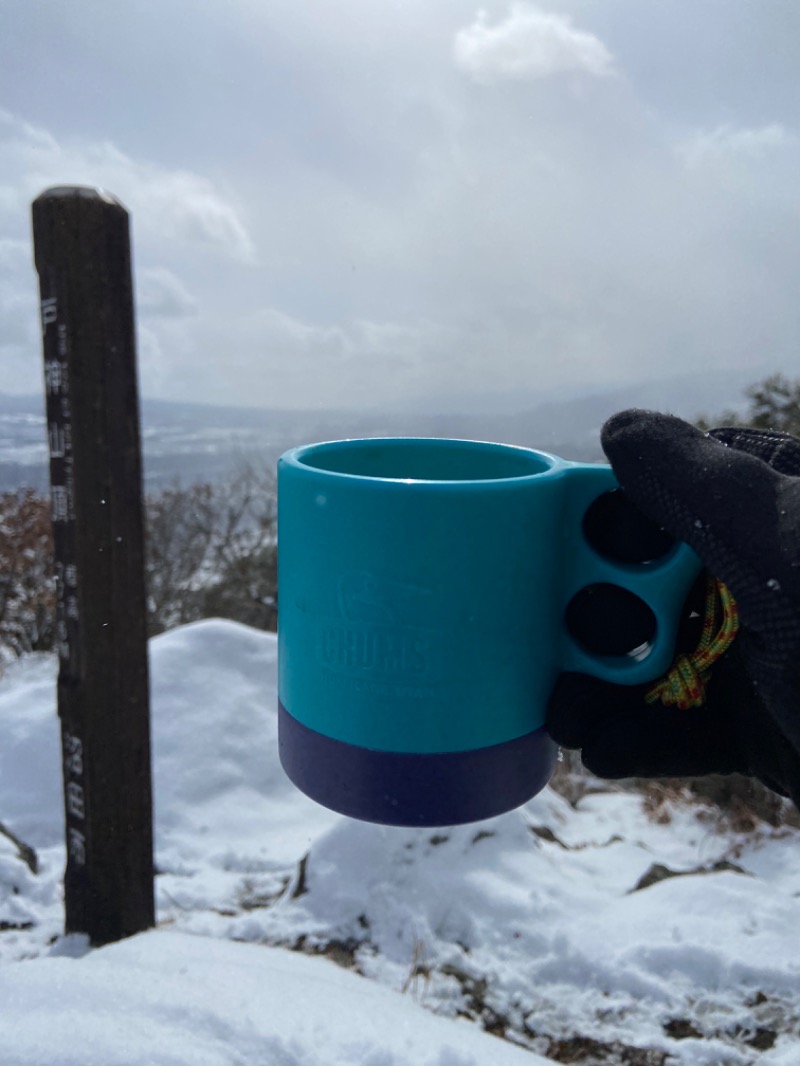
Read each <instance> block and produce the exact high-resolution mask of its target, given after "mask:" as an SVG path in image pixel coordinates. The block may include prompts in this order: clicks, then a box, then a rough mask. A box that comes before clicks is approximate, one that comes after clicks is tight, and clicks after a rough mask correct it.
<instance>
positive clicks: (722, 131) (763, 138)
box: [678, 122, 798, 167]
mask: <svg viewBox="0 0 800 1066" xmlns="http://www.w3.org/2000/svg"><path fill="white" fill-rule="evenodd" d="M797 143H798V139H797V137H796V136H795V135H794V134H793V133H791V132H790V131H789V130H787V129H786V127H785V126H783V125H781V123H779V122H772V123H770V124H769V125H767V126H760V127H757V128H755V129H752V128H746V127H742V126H739V127H737V126H733V125H730V124H725V125H722V126H717V127H716V128H715V129H713V130H699V131H697V132H696V133H694V134H692V135H691V136H690V137H688V138H687V139H686V140H684V141H683V142H682V143H681V144H680V145H679V147H678V154H679V155H680V156H681V158H682V159H683V161H684V163H685V164H686V165H687V166H688V167H693V166H698V165H700V164H702V163H705V162H713V161H717V160H724V159H731V158H738V159H762V158H764V157H765V156H766V155H768V154H770V153H772V152H774V151H776V150H780V149H783V148H788V147H794V146H795V145H797Z"/></svg>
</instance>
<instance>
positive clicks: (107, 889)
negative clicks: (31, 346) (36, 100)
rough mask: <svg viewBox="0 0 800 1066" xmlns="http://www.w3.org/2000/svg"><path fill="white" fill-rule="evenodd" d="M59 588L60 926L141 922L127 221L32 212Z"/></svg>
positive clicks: (142, 637) (80, 209) (147, 859)
mask: <svg viewBox="0 0 800 1066" xmlns="http://www.w3.org/2000/svg"><path fill="white" fill-rule="evenodd" d="M33 235H34V254H35V260H36V269H37V271H38V274H39V289H40V293H41V321H42V344H43V350H44V381H45V392H46V400H47V433H48V439H49V446H50V484H51V490H50V492H51V502H52V518H53V533H54V538H55V555H56V581H57V592H58V608H57V610H58V616H57V623H58V624H57V630H58V652H59V676H58V713H59V717H60V719H61V737H62V745H63V772H64V808H65V812H66V834H67V866H66V872H65V876H64V887H65V897H66V899H65V906H66V930H67V932H83V933H88V935H89V938H90V940H91V942H92V943H93V944H104V943H108V942H110V941H114V940H119V939H120V938H122V937H125V936H129V935H130V934H132V933H137V932H139V931H141V930H143V929H147V928H149V927H150V926H152V925H153V924H154V921H155V916H154V901H153V832H152V800H151V772H150V725H149V691H148V669H147V627H146V612H145V588H144V534H143V519H142V475H141V457H140V445H139V404H138V393H137V383H136V350H135V340H134V315H133V286H132V280H131V254H130V239H129V234H128V213H127V211H126V210H125V208H124V207H123V206H122V204H120V203H119V202H118V201H117V200H115V199H114V198H113V197H110V196H108V195H106V194H105V193H103V192H101V191H99V190H97V189H91V188H84V187H81V186H63V187H57V188H52V189H47V190H46V191H45V192H43V193H42V195H41V196H39V197H38V198H37V199H36V200H35V201H34V203H33Z"/></svg>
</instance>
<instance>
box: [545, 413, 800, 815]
mask: <svg viewBox="0 0 800 1066" xmlns="http://www.w3.org/2000/svg"><path fill="white" fill-rule="evenodd" d="M602 443H603V448H604V450H605V452H606V454H607V456H608V459H609V461H610V463H611V465H612V467H613V469H614V471H615V474H616V476H617V478H618V480H619V482H620V485H621V487H622V488H623V489H624V491H625V493H626V495H627V496H628V498H629V499H630V501H632V503H633V504H634V505H635V506H636V507H638V508H639V509H640V511H641V512H642V513H643V514H644V515H645V516H646V517H647V518H649V519H650V520H652V521H653V522H655V523H657V524H658V525H659V526H661V527H663V529H665V530H666V531H667V532H668V533H670V534H671V535H672V536H673V537H675V538H676V539H678V540H683V541H686V542H687V543H688V544H690V545H691V547H692V548H694V550H695V551H696V552H697V554H698V555H699V557H700V558H701V560H702V561H703V563H704V564H705V566H706V567H707V568H708V570H709V571H710V573H712V574H713V575H714V576H715V577H718V578H719V579H720V580H721V581H723V582H724V583H725V584H726V585H727V586H728V588H729V589H730V591H731V593H732V594H733V596H734V598H735V600H736V602H737V604H738V608H739V617H740V622H741V626H740V630H739V633H738V635H737V636H736V638H735V640H734V642H733V644H732V645H731V647H730V648H729V650H728V651H727V652H726V653H725V654H724V656H723V657H722V658H721V659H720V660H719V661H718V662H717V663H716V664H715V665H714V667H713V668H712V673H711V677H710V680H709V682H708V684H707V686H706V691H705V698H704V702H703V705H702V706H701V707H697V708H694V709H689V710H681V709H678V708H676V707H666V706H664V705H663V704H661V703H656V704H648V703H645V701H644V694H645V692H646V690H647V689H649V687H650V686H631V687H625V686H618V685H612V684H609V683H607V682H602V681H598V680H596V679H594V678H590V677H586V676H583V675H579V674H564V675H562V676H561V678H559V681H558V683H557V685H556V687H555V690H554V692H553V695H552V697H551V701H550V707H549V710H548V719H547V725H548V729H549V731H550V733H551V735H552V737H553V738H554V739H555V740H556V741H557V742H558V743H559V744H562V745H563V746H564V747H567V748H580V749H581V753H582V758H583V762H584V764H585V765H586V767H587V768H588V769H589V770H591V771H592V772H593V773H595V774H597V775H598V776H600V777H608V778H619V777H684V776H690V777H695V776H700V775H703V774H709V773H714V774H727V773H734V772H738V773H743V774H749V775H752V776H755V777H757V778H759V779H760V780H761V781H762V782H763V783H764V784H766V785H767V786H768V787H770V788H772V789H774V790H775V791H777V792H780V793H781V794H783V795H788V796H791V797H792V799H793V800H794V802H795V803H796V804H797V805H798V806H800V440H797V439H795V438H794V437H790V436H788V435H786V434H779V433H771V432H768V431H759V430H749V429H719V430H713V431H712V432H711V433H708V434H704V433H702V432H700V431H699V430H697V429H695V428H694V427H692V426H690V425H689V424H688V423H686V422H683V421H681V420H680V419H678V418H674V417H672V416H669V415H661V414H653V413H651V412H646V411H624V412H622V413H621V414H618V415H615V416H614V417H613V418H612V419H610V420H609V421H608V422H607V423H606V425H605V426H604V427H603V432H602Z"/></svg>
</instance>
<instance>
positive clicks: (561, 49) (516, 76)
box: [453, 4, 614, 84]
mask: <svg viewBox="0 0 800 1066" xmlns="http://www.w3.org/2000/svg"><path fill="white" fill-rule="evenodd" d="M453 58H454V61H455V64H456V66H457V67H458V68H459V69H460V70H462V71H464V73H466V74H468V75H469V76H470V77H471V78H473V79H474V80H475V81H477V82H481V83H484V84H488V83H490V82H494V81H502V80H516V81H534V80H536V79H540V78H551V77H554V76H555V75H558V74H578V73H581V74H589V75H591V76H593V77H604V76H607V75H609V74H612V73H613V69H614V68H613V58H612V56H611V53H610V52H609V50H608V49H607V48H606V46H605V45H604V44H603V42H602V41H601V40H600V39H599V38H597V37H595V36H594V35H593V34H591V33H586V32H585V31H583V30H579V29H576V28H575V27H574V26H573V24H572V22H571V20H570V19H569V18H567V17H566V16H564V15H556V14H551V13H549V12H546V11H540V10H539V9H538V8H536V7H532V6H530V5H528V4H514V5H513V6H512V7H511V10H510V12H509V14H508V16H507V17H506V18H505V19H503V20H502V21H501V22H498V23H496V24H495V25H489V22H488V17H487V14H486V12H485V11H480V12H478V14H477V16H476V17H475V20H474V21H473V22H472V23H471V24H470V25H469V26H466V27H464V28H463V29H461V30H459V31H458V33H457V34H456V38H455V44H454V49H453Z"/></svg>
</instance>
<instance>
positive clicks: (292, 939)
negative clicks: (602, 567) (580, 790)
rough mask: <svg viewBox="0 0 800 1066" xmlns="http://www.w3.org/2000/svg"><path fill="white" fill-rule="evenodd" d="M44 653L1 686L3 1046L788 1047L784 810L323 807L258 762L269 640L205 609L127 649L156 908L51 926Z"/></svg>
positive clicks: (796, 1043)
mask: <svg viewBox="0 0 800 1066" xmlns="http://www.w3.org/2000/svg"><path fill="white" fill-rule="evenodd" d="M55 671H56V665H55V662H54V660H53V659H52V658H51V657H48V656H41V655H39V656H37V655H32V656H28V657H26V658H24V659H22V660H20V661H18V662H17V663H14V664H12V665H11V666H10V667H9V668H8V669H7V671H6V674H5V676H4V677H3V678H2V679H1V680H0V720H2V722H3V727H4V744H3V747H2V749H0V819H2V821H3V823H4V824H5V825H6V826H7V827H8V828H9V829H10V830H12V831H13V832H14V833H15V834H16V835H17V836H18V837H19V838H21V839H22V840H24V841H25V842H26V843H28V844H30V845H31V846H33V847H34V848H35V849H36V852H37V855H38V859H39V869H38V872H37V873H34V872H32V871H31V869H29V867H28V866H27V865H26V863H25V862H24V861H23V858H22V857H21V856H20V854H19V852H18V849H17V848H16V847H15V845H14V844H13V843H12V842H11V841H10V840H8V839H6V838H5V837H0V929H2V931H1V932H0V1000H1V1001H2V1002H3V1005H4V1010H3V1011H2V1012H1V1013H0V1047H2V1049H3V1050H2V1052H0V1061H1V1062H2V1063H4V1064H6V1063H7V1064H10V1066H15V1064H19V1066H22V1064H34V1063H36V1064H41V1063H45V1062H47V1063H49V1064H52V1066H66V1064H78V1063H80V1064H81V1066H89V1064H93V1063H97V1064H101V1063H102V1064H103V1066H112V1064H115V1063H125V1064H126V1066H144V1064H145V1063H147V1064H156V1066H158V1064H165V1066H166V1064H170V1066H171V1064H178V1063H191V1064H193V1066H194V1064H198V1066H205V1064H215V1066H216V1064H218V1063H219V1064H238V1063H242V1064H244V1063H248V1064H250V1063H265V1064H267V1063H268V1064H275V1066H295V1064H297V1066H300V1064H302V1066H317V1064H320V1066H322V1064H328V1063H330V1064H336V1066H342V1064H353V1066H406V1064H409V1066H410V1064H412V1063H413V1064H414V1066H472V1064H476V1066H477V1064H481V1066H482V1064H486V1063H492V1064H495V1063H497V1064H498V1066H504V1064H506V1063H508V1064H515V1063H520V1064H522V1063H527V1064H528V1066H535V1064H537V1063H542V1062H547V1061H552V1059H553V1058H555V1059H557V1060H558V1061H564V1062H566V1061H570V1062H583V1063H586V1064H593V1063H595V1062H603V1063H609V1064H611V1066H614V1064H615V1063H620V1064H622V1063H626V1062H633V1061H642V1062H644V1061H647V1062H648V1066H649V1064H650V1063H651V1062H652V1063H655V1064H656V1066H659V1064H661V1063H665V1064H666V1063H669V1066H705V1064H708V1066H726V1064H729V1066H747V1064H750V1063H754V1062H756V1061H758V1063H759V1064H764V1066H790V1064H791V1066H797V1063H798V1062H800V1004H798V996H797V989H798V987H800V833H798V831H797V830H794V829H791V828H788V827H782V828H779V829H775V828H771V827H769V826H767V825H761V826H760V827H759V828H757V829H756V830H753V831H751V832H749V833H746V834H745V833H741V832H735V831H734V830H733V829H732V828H730V827H729V826H727V827H726V826H725V825H724V824H718V823H717V822H716V821H715V820H714V819H713V818H711V817H710V816H709V812H708V811H707V810H706V809H704V808H701V807H697V806H694V807H692V806H690V805H688V804H679V803H676V802H673V803H669V802H668V803H667V804H665V805H664V807H663V809H662V810H661V811H660V817H659V818H654V817H652V815H651V816H648V814H647V812H646V811H645V809H644V805H643V802H642V797H641V795H639V794H638V793H633V792H627V791H622V790H620V789H618V788H614V787H611V786H608V787H607V789H606V790H604V791H600V792H596V791H590V792H589V793H587V794H586V795H585V796H583V797H582V798H581V799H580V800H579V801H578V802H577V804H576V805H575V806H571V805H570V804H569V803H568V802H567V801H566V800H565V799H564V798H563V797H562V796H560V795H558V794H557V793H556V792H554V791H552V790H551V789H546V790H545V791H544V792H543V793H541V794H540V795H539V796H537V797H536V798H535V799H534V800H532V801H531V802H530V803H528V804H527V805H526V806H524V807H522V808H520V809H519V810H518V811H514V812H511V813H510V814H506V815H503V816H501V817H499V818H495V819H491V820H489V821H486V822H482V823H479V824H475V825H468V826H460V827H457V828H444V829H437V830H412V829H400V828H390V827H385V826H374V825H369V824H365V823H359V822H355V821H350V820H347V819H344V818H341V817H339V816H338V815H335V814H333V813H331V812H329V811H326V810H325V809H323V808H321V807H319V806H317V805H316V804H314V803H312V802H311V801H310V800H308V799H307V798H306V797H304V796H303V795H302V794H300V793H299V792H298V791H297V790H296V789H295V788H294V787H293V786H292V785H291V783H290V782H289V781H288V780H287V778H286V777H285V775H284V774H283V772H282V770H281V768H280V765H279V763H278V758H277V750H276V691H275V689H276V641H275V638H274V637H273V636H272V635H270V634H265V633H261V632H256V631H254V630H251V629H247V628H245V627H243V626H239V625H236V624H234V623H229V622H221V621H207V622H200V623H196V624H194V625H191V626H186V627H183V628H181V629H177V630H174V631H172V632H170V633H166V634H164V635H162V636H160V637H158V638H156V639H155V640H154V641H152V643H151V684H152V715H153V766H154V794H155V829H156V862H157V868H158V871H159V873H158V877H157V879H156V893H157V903H158V928H157V929H155V930H153V931H151V932H148V933H145V934H141V935H140V936H137V937H133V938H131V939H130V940H127V941H124V942H122V943H119V944H114V945H110V946H107V947H104V948H100V949H95V950H90V949H89V948H88V947H87V945H86V944H85V942H84V941H83V939H82V938H80V937H66V938H65V937H63V936H62V935H61V933H62V922H63V913H62V901H61V888H60V879H61V876H62V872H63V864H64V847H63V839H62V834H63V823H62V816H61V785H60V762H59V737H58V724H57V718H56V714H55ZM658 867H663V868H666V872H667V873H672V874H673V876H665V877H663V876H662V878H661V879H659V878H658V872H659V871H658V869H657V868H658ZM654 871H655V873H654ZM664 872H665V870H663V869H662V870H661V874H662V875H663V874H664ZM675 874H682V875H683V876H674V875H675ZM646 875H647V880H648V881H652V883H650V884H649V885H648V887H640V888H637V885H639V883H640V882H641V881H642V879H643V878H645V877H646ZM490 1034H497V1035H490ZM498 1035H500V1036H505V1039H498ZM581 1048H583V1050H582V1051H581V1050H580V1049H581ZM632 1049H649V1051H650V1055H651V1058H649V1059H647V1060H645V1059H644V1058H642V1059H634V1058H633V1057H632V1056H633V1055H634V1054H635V1052H634V1051H633V1050H632ZM640 1054H643V1053H642V1052H640ZM546 1055H549V1056H551V1057H550V1058H545V1057H543V1056H546ZM571 1056H574V1057H571ZM581 1056H582V1057H581Z"/></svg>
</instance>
